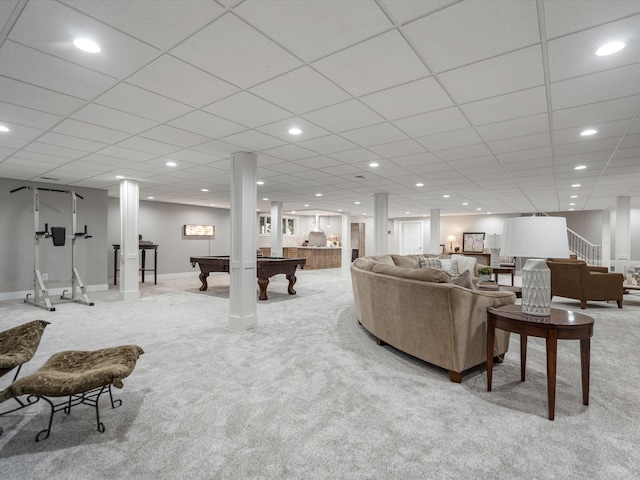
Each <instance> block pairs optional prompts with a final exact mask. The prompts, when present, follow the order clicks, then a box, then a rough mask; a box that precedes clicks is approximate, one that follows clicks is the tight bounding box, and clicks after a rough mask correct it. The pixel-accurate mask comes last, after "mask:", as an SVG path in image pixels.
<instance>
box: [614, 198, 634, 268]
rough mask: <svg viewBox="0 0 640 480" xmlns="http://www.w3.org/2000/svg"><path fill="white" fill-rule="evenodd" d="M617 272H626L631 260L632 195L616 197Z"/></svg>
mask: <svg viewBox="0 0 640 480" xmlns="http://www.w3.org/2000/svg"><path fill="white" fill-rule="evenodd" d="M615 258H616V272H620V273H625V268H627V267H629V261H630V260H631V197H618V198H617V199H616V257H615Z"/></svg>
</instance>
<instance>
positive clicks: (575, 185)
mask: <svg viewBox="0 0 640 480" xmlns="http://www.w3.org/2000/svg"><path fill="white" fill-rule="evenodd" d="M571 186H572V187H573V188H576V187H581V186H582V185H580V184H579V183H574V184H573V185H571Z"/></svg>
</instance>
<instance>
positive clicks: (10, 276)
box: [0, 178, 107, 298]
mask: <svg viewBox="0 0 640 480" xmlns="http://www.w3.org/2000/svg"><path fill="white" fill-rule="evenodd" d="M27 185H30V186H33V187H39V188H52V189H58V190H73V191H74V192H75V193H76V194H77V195H80V196H82V197H83V199H80V198H78V199H77V213H76V221H77V229H78V231H83V230H84V225H85V224H86V225H87V229H88V233H89V234H90V235H92V236H93V237H92V238H90V239H82V240H80V239H78V240H76V257H75V267H76V268H77V269H78V272H79V273H80V277H81V278H82V281H83V283H84V284H85V285H86V286H87V287H88V288H89V289H94V290H95V289H104V288H106V285H107V258H106V256H105V255H104V251H105V249H106V245H107V192H106V190H98V189H93V188H79V187H78V188H76V187H69V186H66V185H55V184H47V183H39V182H27V181H24V180H13V179H4V178H0V205H2V208H0V224H1V225H2V228H0V258H2V268H0V294H3V293H4V294H5V295H2V296H1V297H0V298H18V297H19V296H22V292H26V291H29V290H33V270H34V243H35V225H34V207H33V191H32V190H26V189H24V190H20V191H18V192H15V193H13V194H12V193H10V191H11V190H13V189H16V188H18V187H22V186H27ZM39 195H40V215H39V216H40V224H39V230H44V225H45V223H48V224H49V231H50V230H51V227H65V228H66V235H67V236H70V235H71V234H72V233H75V232H72V231H71V226H72V225H71V223H72V213H71V212H72V210H71V195H69V194H67V193H60V192H47V191H40V192H39ZM39 245H40V247H39V252H40V271H41V273H46V274H47V275H48V277H49V282H48V283H47V288H51V289H59V288H66V287H68V286H70V285H71V239H67V240H66V244H65V245H64V246H60V247H54V246H53V240H52V239H51V238H41V240H40V242H39ZM56 280H59V281H60V283H57V282H55V281H56ZM45 283H46V282H45ZM10 292H15V295H11V293H10Z"/></svg>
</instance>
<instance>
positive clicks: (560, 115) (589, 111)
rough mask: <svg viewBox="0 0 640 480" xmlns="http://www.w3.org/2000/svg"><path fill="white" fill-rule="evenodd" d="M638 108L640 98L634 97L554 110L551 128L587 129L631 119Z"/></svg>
mask: <svg viewBox="0 0 640 480" xmlns="http://www.w3.org/2000/svg"><path fill="white" fill-rule="evenodd" d="M638 108H640V96H637V95H636V96H632V97H624V98H616V99H614V100H607V101H603V102H597V103H593V104H589V105H579V106H577V107H571V108H565V109H562V110H554V112H553V126H554V127H555V128H558V129H565V128H572V127H589V126H591V125H594V124H597V123H603V122H610V121H614V120H621V119H631V118H633V116H634V114H635V113H636V110H637V109H638Z"/></svg>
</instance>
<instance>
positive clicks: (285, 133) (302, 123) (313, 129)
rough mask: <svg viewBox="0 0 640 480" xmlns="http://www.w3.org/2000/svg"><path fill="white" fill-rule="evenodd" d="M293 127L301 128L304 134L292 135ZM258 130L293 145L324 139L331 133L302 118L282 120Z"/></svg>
mask: <svg viewBox="0 0 640 480" xmlns="http://www.w3.org/2000/svg"><path fill="white" fill-rule="evenodd" d="M293 127H297V128H299V129H300V130H302V133H300V134H298V135H292V134H291V133H289V129H290V128H293ZM256 130H258V131H259V132H262V133H266V134H268V135H271V136H273V137H276V138H279V139H281V140H284V141H285V142H292V143H299V142H303V141H305V140H310V139H312V138H317V137H324V136H326V135H329V134H330V133H331V132H329V131H328V130H325V129H324V128H322V127H319V126H318V125H316V124H315V123H311V122H310V121H308V120H306V119H304V118H302V117H290V118H287V119H286V120H280V121H278V122H274V123H270V124H269V125H264V126H262V127H259V128H257V129H256Z"/></svg>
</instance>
